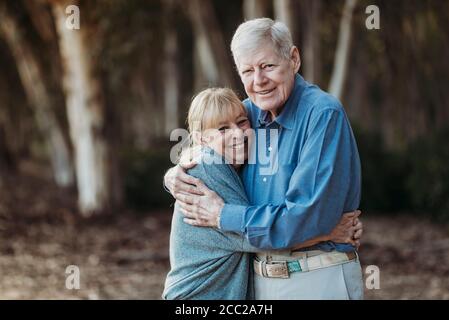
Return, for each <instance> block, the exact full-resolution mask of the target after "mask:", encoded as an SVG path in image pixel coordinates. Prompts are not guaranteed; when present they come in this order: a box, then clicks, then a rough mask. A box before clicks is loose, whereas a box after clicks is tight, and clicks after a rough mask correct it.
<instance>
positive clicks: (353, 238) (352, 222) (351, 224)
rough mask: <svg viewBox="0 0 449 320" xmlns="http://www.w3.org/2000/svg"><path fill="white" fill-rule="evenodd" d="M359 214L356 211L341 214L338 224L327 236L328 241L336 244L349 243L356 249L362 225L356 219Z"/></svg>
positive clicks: (359, 212)
mask: <svg viewBox="0 0 449 320" xmlns="http://www.w3.org/2000/svg"><path fill="white" fill-rule="evenodd" d="M361 213H362V212H361V211H359V210H356V211H353V212H348V213H345V214H343V216H342V217H341V219H340V222H339V223H338V224H337V225H336V226H335V228H334V229H333V230H332V231H331V233H330V234H329V235H328V236H327V238H328V240H330V241H333V242H337V243H350V244H352V245H353V246H355V247H356V248H357V249H358V248H359V246H360V238H361V236H362V234H363V224H362V222H361V221H360V220H359V218H358V217H359V216H360V214H361Z"/></svg>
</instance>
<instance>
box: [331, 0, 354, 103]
mask: <svg viewBox="0 0 449 320" xmlns="http://www.w3.org/2000/svg"><path fill="white" fill-rule="evenodd" d="M356 4H357V0H345V6H344V8H343V13H342V16H341V21H340V31H339V34H338V42H337V48H336V50H335V59H334V69H333V71H332V76H331V80H330V84H329V92H330V93H331V94H332V95H334V96H335V97H337V98H338V99H341V95H342V92H343V88H344V83H345V80H346V73H347V70H346V69H347V64H348V58H349V53H350V51H349V48H350V44H351V28H352V27H351V23H352V15H353V12H354V9H355V6H356Z"/></svg>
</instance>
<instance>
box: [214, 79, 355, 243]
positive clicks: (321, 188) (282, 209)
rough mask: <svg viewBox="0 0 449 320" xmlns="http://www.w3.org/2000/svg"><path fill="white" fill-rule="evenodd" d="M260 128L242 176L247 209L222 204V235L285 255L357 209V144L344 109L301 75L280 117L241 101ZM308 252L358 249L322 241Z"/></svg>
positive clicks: (330, 228)
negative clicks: (243, 238)
mask: <svg viewBox="0 0 449 320" xmlns="http://www.w3.org/2000/svg"><path fill="white" fill-rule="evenodd" d="M244 104H245V106H246V108H247V110H248V115H249V118H250V121H251V124H252V125H253V128H254V130H255V140H254V142H253V148H252V152H251V156H250V158H249V160H248V164H246V165H245V166H244V167H243V169H242V171H241V173H240V174H241V178H242V180H243V183H244V186H245V191H246V193H247V196H248V199H249V202H250V204H251V205H250V206H242V205H232V204H225V206H224V208H223V210H222V212H221V218H220V226H221V229H222V230H225V231H234V232H238V233H240V234H244V235H245V236H246V237H247V238H248V240H249V242H250V243H251V245H253V246H255V247H258V248H263V249H285V248H289V247H292V246H293V245H295V244H299V243H302V242H304V241H306V240H310V239H312V238H314V237H316V236H319V235H326V234H329V233H330V232H331V231H332V229H333V228H334V227H335V226H336V225H337V223H338V222H339V221H340V218H341V216H342V214H343V213H344V212H348V211H353V210H355V209H357V208H358V207H359V203H360V194H361V169H360V159H359V153H358V150H357V145H356V141H355V138H354V135H353V132H352V129H351V126H350V124H349V121H348V118H347V116H346V113H345V111H344V109H343V107H342V105H341V103H340V102H339V101H338V100H337V99H336V98H334V97H333V96H331V95H330V94H328V93H325V92H324V91H322V90H321V89H319V88H318V87H317V86H315V85H312V84H309V83H308V82H306V81H305V80H304V79H303V78H302V77H301V76H300V75H296V77H295V85H294V88H293V91H292V93H291V95H290V97H289V98H288V100H287V102H286V104H285V106H284V108H283V109H282V111H281V113H280V115H279V116H278V117H276V118H275V119H274V120H273V121H271V119H270V117H269V114H268V112H266V111H263V110H261V109H259V108H258V107H257V106H255V105H254V104H253V103H252V102H251V101H250V100H249V99H247V100H245V101H244ZM310 249H320V250H325V251H331V250H338V251H343V252H345V251H353V250H354V247H353V246H352V245H349V244H337V243H333V242H330V241H328V242H322V243H320V244H318V245H316V246H314V247H313V248H310Z"/></svg>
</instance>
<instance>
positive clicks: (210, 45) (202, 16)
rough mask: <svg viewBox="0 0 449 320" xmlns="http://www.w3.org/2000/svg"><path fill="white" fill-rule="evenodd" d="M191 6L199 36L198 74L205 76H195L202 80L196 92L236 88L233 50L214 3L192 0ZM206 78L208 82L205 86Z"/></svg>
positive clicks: (196, 61)
mask: <svg viewBox="0 0 449 320" xmlns="http://www.w3.org/2000/svg"><path fill="white" fill-rule="evenodd" d="M188 6H189V7H188V9H189V15H190V19H191V22H192V25H193V31H194V35H195V55H196V58H195V63H197V64H198V65H199V68H197V69H196V71H198V72H200V73H201V75H195V77H199V79H200V81H201V82H200V81H198V80H197V81H195V82H196V83H195V87H196V89H197V90H198V89H200V88H203V87H204V86H230V87H233V85H234V84H235V83H234V79H233V75H232V65H233V63H232V61H231V59H230V56H229V52H230V50H229V48H228V47H227V46H226V44H225V41H224V36H223V33H222V32H221V30H220V27H219V25H218V23H217V18H216V15H215V12H214V8H213V7H212V3H211V2H210V1H209V0H207V1H206V0H204V1H200V0H189V1H188ZM203 78H204V79H205V81H207V83H203V80H201V79H203Z"/></svg>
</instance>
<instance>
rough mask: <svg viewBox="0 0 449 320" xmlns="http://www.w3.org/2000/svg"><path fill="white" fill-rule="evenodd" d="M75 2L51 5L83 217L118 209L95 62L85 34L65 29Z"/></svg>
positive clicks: (84, 27)
mask: <svg viewBox="0 0 449 320" xmlns="http://www.w3.org/2000/svg"><path fill="white" fill-rule="evenodd" d="M71 4H75V5H76V4H78V2H77V1H71V0H69V1H65V0H64V1H57V2H52V3H51V5H52V11H53V16H54V19H55V22H56V29H57V33H58V36H59V37H58V38H59V47H60V52H61V58H62V63H63V69H64V77H63V84H64V90H65V95H66V105H67V118H68V122H69V126H70V136H71V139H72V143H73V146H74V149H75V168H76V176H77V186H78V204H79V209H80V211H81V213H82V214H83V215H84V216H90V215H92V214H93V213H100V212H104V211H106V210H109V209H112V208H113V207H114V206H115V205H118V203H117V202H118V201H120V199H118V198H117V196H114V195H115V194H114V192H112V190H114V187H115V186H113V185H112V184H113V181H114V179H113V177H112V175H111V174H112V167H113V166H112V163H111V161H113V158H112V157H111V154H110V148H109V147H110V146H109V145H108V143H107V140H106V137H105V111H106V110H105V104H104V97H103V95H102V90H101V83H100V80H99V78H98V75H95V73H94V61H93V59H92V56H91V55H90V52H89V47H90V46H89V44H88V42H87V36H86V34H85V31H86V29H87V28H88V26H86V25H84V24H83V25H82V26H81V28H80V29H78V30H77V29H73V30H71V29H69V28H67V27H66V19H67V16H66V13H65V8H66V7H67V6H68V5H71Z"/></svg>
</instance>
